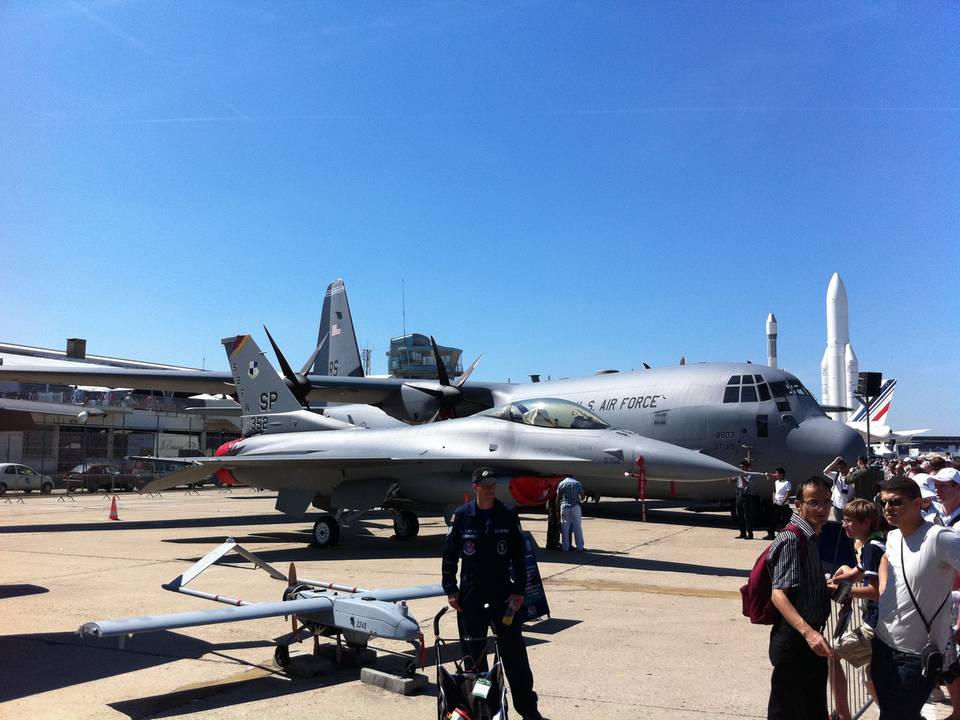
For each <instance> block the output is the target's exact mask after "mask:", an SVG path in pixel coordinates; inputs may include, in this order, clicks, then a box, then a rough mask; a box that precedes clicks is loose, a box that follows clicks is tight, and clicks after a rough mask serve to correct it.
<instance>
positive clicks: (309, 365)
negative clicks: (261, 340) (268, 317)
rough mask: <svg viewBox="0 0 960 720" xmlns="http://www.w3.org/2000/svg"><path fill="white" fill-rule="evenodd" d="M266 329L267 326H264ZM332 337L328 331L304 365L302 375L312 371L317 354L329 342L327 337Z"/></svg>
mask: <svg viewBox="0 0 960 720" xmlns="http://www.w3.org/2000/svg"><path fill="white" fill-rule="evenodd" d="M264 329H266V328H264ZM328 337H330V333H327V334H326V335H324V336H323V340H321V341H320V343H319V344H318V345H317V349H316V350H314V351H313V355H311V356H310V357H309V358H307V362H305V363H304V365H303V370H301V371H300V374H301V375H306V374H307V373H309V372H310V369H311V368H312V367H313V364H314V363H315V362H316V361H317V355H319V354H320V351H321V350H323V345H324V343H326V342H327V338H328Z"/></svg>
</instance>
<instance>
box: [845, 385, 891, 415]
mask: <svg viewBox="0 0 960 720" xmlns="http://www.w3.org/2000/svg"><path fill="white" fill-rule="evenodd" d="M896 389H897V381H896V379H894V378H890V379H887V380H884V381H883V383H882V384H881V385H880V394H879V395H877V396H876V397H875V398H873V400H871V401H870V406H869V407H867V406H866V405H864V404H863V403H862V402H861V403H860V407H858V408H857V410H856V412H854V413H853V415H852V416H851V417H850V422H856V423H859V422H866V420H867V413H868V412H869V413H870V422H871V423H880V424H882V425H889V424H890V415H889V412H890V405H891V403H893V393H894V390H896Z"/></svg>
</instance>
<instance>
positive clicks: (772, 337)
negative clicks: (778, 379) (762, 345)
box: [766, 313, 777, 368]
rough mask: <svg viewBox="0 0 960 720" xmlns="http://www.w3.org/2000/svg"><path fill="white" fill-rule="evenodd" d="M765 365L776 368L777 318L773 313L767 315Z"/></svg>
mask: <svg viewBox="0 0 960 720" xmlns="http://www.w3.org/2000/svg"><path fill="white" fill-rule="evenodd" d="M766 330H767V365H769V366H770V367H772V368H775V367H776V366H777V318H775V317H774V316H773V313H770V314H769V315H767V327H766Z"/></svg>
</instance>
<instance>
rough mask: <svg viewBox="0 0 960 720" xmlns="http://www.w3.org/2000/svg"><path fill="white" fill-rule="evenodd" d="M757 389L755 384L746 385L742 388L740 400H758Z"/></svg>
mask: <svg viewBox="0 0 960 720" xmlns="http://www.w3.org/2000/svg"><path fill="white" fill-rule="evenodd" d="M756 401H757V389H756V388H755V387H754V386H753V385H745V386H744V387H742V388H741V389H740V402H756Z"/></svg>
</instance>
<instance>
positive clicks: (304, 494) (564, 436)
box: [144, 335, 737, 547]
mask: <svg viewBox="0 0 960 720" xmlns="http://www.w3.org/2000/svg"><path fill="white" fill-rule="evenodd" d="M222 342H223V344H224V347H225V348H226V350H227V353H228V356H229V358H230V366H231V368H232V369H233V371H234V373H235V379H236V384H237V392H238V397H239V399H240V404H241V407H242V408H243V412H244V428H245V430H246V431H247V433H248V434H249V433H259V434H255V435H252V436H249V437H246V438H243V439H241V440H239V441H238V442H235V443H232V444H231V445H230V446H229V447H228V448H226V449H225V451H224V454H220V455H218V456H215V457H210V458H191V459H190V461H189V462H191V463H192V466H191V467H188V468H187V469H185V470H181V471H179V472H175V473H172V474H170V475H166V476H164V477H162V478H159V479H157V480H155V481H153V482H151V483H150V484H148V485H147V486H146V487H145V488H144V489H145V490H147V491H150V490H162V489H165V488H169V487H175V486H177V485H182V484H189V483H192V482H196V481H197V480H199V479H201V478H204V477H206V476H208V475H210V474H211V473H214V472H218V473H223V472H224V471H225V472H228V473H229V474H230V475H231V476H232V477H233V478H234V479H235V480H236V481H239V482H242V483H245V484H247V485H251V486H253V487H258V488H267V489H271V490H277V491H279V492H278V498H277V509H278V510H281V511H283V512H286V513H288V514H291V515H302V514H303V513H304V511H305V510H306V509H307V507H308V506H309V505H310V504H313V505H315V506H317V507H320V508H322V509H326V510H337V511H341V512H342V511H344V510H352V511H360V512H363V511H366V510H369V509H371V508H376V507H388V508H393V509H395V511H396V515H395V522H394V530H395V531H396V534H397V536H398V537H401V538H409V537H413V536H414V535H416V534H417V531H418V529H419V521H418V519H417V516H416V514H415V512H414V509H419V508H427V507H430V508H446V507H450V506H453V505H456V504H458V503H460V502H462V501H463V497H464V493H465V492H467V491H468V490H469V488H470V475H471V473H472V472H473V470H474V469H475V468H476V467H478V466H480V465H489V466H493V467H495V468H497V470H498V471H499V474H500V476H501V477H502V478H503V481H502V482H501V483H500V484H499V485H498V488H497V494H498V496H499V497H500V499H501V500H502V501H505V502H509V503H511V504H521V505H523V504H530V503H529V502H527V498H529V497H531V496H533V497H534V498H535V504H542V503H543V502H544V501H545V499H546V494H547V491H548V490H549V488H550V486H551V484H553V485H555V484H556V483H557V482H558V481H559V479H560V478H562V477H563V476H564V475H568V474H569V475H576V476H577V478H579V479H580V481H581V482H582V483H583V484H584V487H585V488H587V489H588V491H589V492H591V493H598V494H603V495H608V496H614V497H638V496H639V494H640V492H641V483H645V482H646V481H647V480H648V479H649V480H660V481H673V482H696V481H707V480H717V479H721V478H725V477H730V476H732V475H734V474H736V472H737V469H736V468H734V467H733V466H731V465H728V464H727V463H725V462H723V461H720V460H716V459H715V458H712V457H710V456H708V455H704V454H702V453H698V452H694V451H693V450H687V449H685V448H681V447H678V446H676V445H671V444H669V443H666V442H662V441H659V440H654V439H650V438H647V437H644V436H643V435H640V434H639V433H635V432H630V431H628V430H621V429H616V428H612V427H611V426H610V425H608V424H607V423H606V422H605V421H604V420H602V419H601V418H600V417H598V416H597V415H595V414H594V413H592V412H591V411H590V410H588V409H586V408H585V407H583V406H581V405H578V404H577V403H574V402H571V401H569V400H561V399H557V398H533V399H524V400H523V401H515V402H508V403H505V404H504V405H502V406H498V407H495V408H491V409H489V410H485V411H484V412H481V413H478V414H476V415H474V416H471V417H468V418H459V419H454V420H448V421H444V422H439V423H430V424H425V425H404V426H403V427H400V428H389V429H359V428H354V429H344V430H338V431H334V432H327V431H323V432H318V431H312V430H309V429H305V428H309V421H310V420H311V418H310V417H309V416H310V415H311V414H310V413H309V412H307V411H303V410H298V409H296V408H295V407H294V406H293V403H294V398H293V396H292V393H291V392H290V391H289V389H288V388H287V387H286V386H285V385H284V384H283V382H282V381H281V380H280V378H279V377H278V376H277V374H276V373H275V372H273V368H272V366H270V364H269V362H268V361H267V359H266V357H265V356H264V355H263V353H261V352H260V350H259V348H258V347H257V346H256V344H255V343H254V341H253V339H252V338H251V337H250V336H249V335H242V336H237V337H231V338H225V339H224V340H223V341H222ZM253 370H256V372H253ZM304 413H306V416H307V417H306V418H305V417H304ZM304 420H306V421H308V422H307V424H305V425H303V426H301V425H300V423H301V422H303V421H304ZM402 508H404V509H402ZM339 536H340V521H339V520H338V518H337V517H336V516H334V515H332V514H324V515H321V517H320V518H319V519H318V520H317V521H316V522H315V523H314V526H313V542H314V544H315V545H317V546H319V547H327V546H330V545H333V544H335V543H336V542H337V540H338V539H339Z"/></svg>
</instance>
